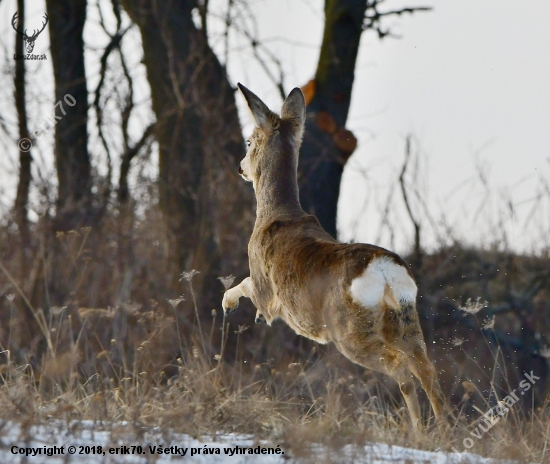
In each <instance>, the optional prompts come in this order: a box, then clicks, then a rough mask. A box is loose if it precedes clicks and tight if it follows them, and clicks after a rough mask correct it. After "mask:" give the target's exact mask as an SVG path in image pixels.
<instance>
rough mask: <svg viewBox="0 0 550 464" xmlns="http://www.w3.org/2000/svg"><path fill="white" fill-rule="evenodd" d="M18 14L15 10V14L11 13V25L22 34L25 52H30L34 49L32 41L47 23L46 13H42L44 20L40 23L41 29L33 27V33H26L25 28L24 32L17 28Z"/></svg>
mask: <svg viewBox="0 0 550 464" xmlns="http://www.w3.org/2000/svg"><path fill="white" fill-rule="evenodd" d="M18 16H19V11H16V12H15V14H14V15H13V18H11V26H12V27H13V28H14V29H15V32H17V33H18V34H21V35H22V36H23V40H24V41H25V45H26V48H27V53H32V51H33V50H34V42H35V41H36V38H37V37H38V36H39V35H40V33H41V32H42V31H43V30H44V28H45V27H46V24H48V15H47V14H46V13H44V19H45V21H44V23H43V24H42V29H40V30H38V29H35V30H34V33H33V35H27V29H25V32H21V31H20V30H19V29H17V19H18Z"/></svg>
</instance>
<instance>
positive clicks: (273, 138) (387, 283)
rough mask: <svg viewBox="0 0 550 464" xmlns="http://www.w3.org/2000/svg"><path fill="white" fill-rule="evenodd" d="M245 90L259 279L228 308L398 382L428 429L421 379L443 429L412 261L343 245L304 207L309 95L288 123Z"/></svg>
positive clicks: (247, 173)
mask: <svg viewBox="0 0 550 464" xmlns="http://www.w3.org/2000/svg"><path fill="white" fill-rule="evenodd" d="M238 85H239V89H240V90H241V92H242V93H243V95H244V97H245V99H246V101H247V103H248V106H249V108H250V110H251V112H252V116H253V118H254V122H255V125H256V127H255V129H254V131H253V133H252V136H251V137H250V138H249V139H248V141H247V144H248V150H247V153H246V156H245V158H244V159H243V160H242V161H241V163H240V167H239V173H240V174H241V175H242V177H243V178H244V179H245V180H247V181H251V182H252V185H253V187H254V191H255V194H256V199H257V211H256V222H255V225H254V231H253V233H252V236H251V238H250V242H249V244H248V255H249V265H250V277H247V278H246V279H244V280H243V281H242V282H241V283H240V284H239V285H237V286H235V287H233V288H231V289H229V290H227V291H226V292H225V294H224V296H223V302H222V306H223V309H224V311H225V312H230V311H232V310H234V309H235V308H236V307H237V306H238V304H239V298H240V297H242V296H245V297H248V298H250V299H251V300H252V302H253V303H254V305H255V306H256V308H257V310H258V312H257V314H256V321H257V322H258V321H260V320H262V319H263V320H265V322H267V324H270V325H271V322H272V321H273V320H274V319H276V318H281V319H283V320H284V321H285V322H286V323H287V324H288V325H289V326H290V327H291V328H292V329H294V331H295V332H296V333H298V334H300V335H303V336H304V337H307V338H310V339H312V340H315V341H316V342H318V343H328V342H333V343H334V344H335V345H336V347H337V348H338V350H339V351H340V352H341V353H342V354H343V355H344V356H346V357H347V358H348V359H350V360H351V361H353V362H355V363H357V364H360V365H361V366H364V367H367V368H370V369H373V370H376V371H379V372H383V373H385V374H387V375H389V376H391V377H393V378H394V379H395V380H396V381H397V383H398V384H399V388H400V390H401V392H402V394H403V396H404V398H405V402H406V404H407V408H408V410H409V413H410V417H411V421H412V424H413V427H414V428H415V429H416V430H419V429H421V417H420V407H419V404H418V398H417V396H416V391H415V384H414V380H413V377H412V374H414V375H415V376H416V377H418V379H419V380H420V382H421V384H422V387H423V388H424V390H425V391H426V394H427V395H428V398H429V400H430V403H431V405H432V408H433V411H434V414H435V417H436V419H437V421H438V423H440V424H441V423H444V422H445V420H444V419H445V418H444V416H445V400H444V398H443V395H442V393H441V389H440V387H439V382H438V380H437V374H436V371H435V369H434V367H433V365H432V363H431V362H430V360H429V359H428V356H427V353H426V345H425V343H424V338H423V336H422V331H421V328H420V324H419V320H418V314H417V312H416V291H417V288H416V284H415V282H414V280H413V279H412V277H411V274H410V272H409V270H408V268H407V266H406V264H405V262H404V261H403V260H402V259H401V258H400V257H399V256H398V255H396V254H395V253H392V252H391V251H388V250H385V249H384V248H380V247H377V246H374V245H367V244H361V243H357V244H346V243H339V242H337V241H336V240H335V239H333V238H332V237H331V236H330V235H329V234H328V233H327V232H325V231H324V230H323V228H322V227H321V226H320V224H319V222H318V220H317V218H316V217H315V216H312V215H309V214H306V213H305V212H304V211H303V210H302V208H301V206H300V202H299V199H298V182H297V167H298V150H299V148H300V144H301V140H302V133H303V130H304V122H305V117H306V108H305V100H304V96H303V94H302V92H301V90H300V89H298V88H295V89H294V90H292V92H290V94H289V95H288V97H287V99H286V100H285V102H284V103H283V107H282V110H281V116H280V117H279V116H278V115H277V114H275V113H273V112H272V111H270V110H269V108H268V107H267V106H266V105H265V104H264V103H263V102H262V101H261V100H260V99H259V98H258V97H257V96H256V95H255V94H254V93H252V92H251V91H250V90H248V89H247V88H246V87H244V86H243V85H241V84H238ZM411 372H412V374H411Z"/></svg>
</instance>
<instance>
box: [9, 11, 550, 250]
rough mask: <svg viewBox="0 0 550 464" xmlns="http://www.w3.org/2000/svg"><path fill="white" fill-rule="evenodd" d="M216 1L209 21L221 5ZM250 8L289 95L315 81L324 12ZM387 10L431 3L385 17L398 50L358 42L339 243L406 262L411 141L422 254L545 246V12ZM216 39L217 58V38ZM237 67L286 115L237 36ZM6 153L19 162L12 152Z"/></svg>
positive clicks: (549, 121) (549, 56)
mask: <svg viewBox="0 0 550 464" xmlns="http://www.w3.org/2000/svg"><path fill="white" fill-rule="evenodd" d="M31 3H32V4H31ZM210 4H211V5H212V8H213V11H214V12H215V11H216V8H218V5H220V4H221V5H225V4H226V2H225V1H221V0H211V2H210ZM250 4H251V5H252V12H253V15H254V16H255V18H256V20H257V25H258V28H257V29H258V36H259V38H260V39H262V40H263V41H264V43H265V44H266V45H267V46H268V47H269V49H270V50H271V51H273V52H274V53H275V54H277V55H278V56H279V57H280V58H281V60H282V63H283V68H284V70H285V73H286V76H285V85H286V88H287V91H289V90H290V89H291V88H292V87H294V86H301V85H303V84H305V83H306V82H307V81H308V80H309V79H311V78H312V77H313V75H314V73H315V67H316V63H317V59H318V53H319V46H320V43H321V37H322V29H323V19H324V18H323V9H322V8H323V4H324V2H323V1H322V0H252V1H251V2H250ZM43 5H44V3H43V2H42V1H36V2H29V8H28V15H29V16H28V17H29V19H28V22H30V21H40V17H41V15H42V14H43V11H44V6H43ZM387 5H388V8H390V7H398V6H400V5H431V6H433V7H434V10H433V11H432V12H427V13H417V14H415V15H413V16H404V17H400V18H395V19H389V20H388V21H387V23H386V25H387V26H391V27H392V30H393V31H394V32H395V33H397V34H399V35H400V36H401V38H400V39H392V38H387V39H385V40H384V41H379V40H378V38H377V36H376V35H375V34H374V33H365V34H363V38H362V42H361V47H360V52H359V58H358V62H357V69H356V79H355V84H354V91H353V98H352V105H351V112H350V116H349V120H348V128H349V129H351V130H352V131H353V132H354V133H355V135H356V136H357V138H358V139H359V147H358V149H357V150H356V152H355V153H354V155H353V157H352V158H351V159H350V161H349V162H348V165H347V166H346V169H345V173H344V180H343V185H342V189H341V198H340V204H339V208H340V210H339V228H340V232H341V238H342V239H344V240H350V239H355V240H362V241H371V242H376V243H378V244H381V245H383V246H387V247H392V248H393V247H396V248H397V249H398V250H399V251H403V250H404V249H405V248H406V247H407V246H408V245H410V243H411V240H412V226H411V222H410V220H409V219H408V217H407V216H406V213H405V210H404V208H403V201H402V197H401V194H400V191H399V189H398V184H397V177H398V175H399V170H400V168H401V165H402V162H403V159H404V146H405V137H406V136H407V135H408V134H412V135H413V154H414V159H413V161H414V163H415V166H416V169H417V174H418V175H417V179H418V180H417V181H416V182H415V183H414V186H415V187H416V188H417V189H418V190H419V193H420V195H421V198H422V199H423V200H425V202H426V207H425V208H424V207H422V205H421V203H419V202H418V201H417V200H416V199H415V196H414V191H413V190H411V193H410V195H411V201H413V205H412V206H413V210H414V213H415V215H416V216H417V217H419V218H421V220H422V223H423V224H424V227H423V234H424V235H423V240H424V244H425V245H427V246H430V245H432V246H433V245H435V244H436V243H438V242H437V239H438V238H439V240H440V241H441V240H445V239H446V238H447V239H448V237H449V236H450V235H454V236H456V237H457V238H460V239H462V240H465V241H469V242H470V243H474V242H483V243H485V244H488V243H490V242H492V241H493V240H494V239H495V237H497V236H499V235H503V237H504V239H505V240H506V241H507V242H506V243H507V245H508V246H511V247H514V248H517V249H526V250H530V249H533V248H535V249H540V248H541V247H543V246H546V247H548V245H549V240H548V238H547V237H549V236H550V188H549V187H548V186H549V185H550V84H549V82H550V32H549V31H550V29H549V28H548V24H549V23H550V1H548V0H525V1H523V2H519V3H518V2H517V1H511V0H453V1H451V0H440V1H438V2H437V1H434V0H432V1H430V0H426V1H423V2H420V1H414V2H413V1H412V0H411V1H401V0H399V1H397V0H395V1H392V0H387ZM15 9H16V2H15V0H4V1H3V2H2V4H0V13H1V16H0V17H1V18H3V24H2V28H1V30H2V31H3V36H4V37H6V35H5V34H8V33H10V32H9V31H10V30H11V27H10V20H11V16H12V14H13V12H14V11H15ZM94 14H95V13H94V12H93V11H91V12H90V15H89V16H90V17H91V18H93V17H94ZM215 21H216V19H215V18H213V19H212V24H213V27H212V30H213V31H215V30H216V27H215ZM29 27H30V26H29ZM87 28H88V26H87ZM11 32H13V31H11ZM87 34H88V37H90V36H91V34H90V30H89V29H87ZM212 40H213V45H214V47H215V49H216V50H218V51H222V50H223V46H222V45H223V44H222V40H221V38H219V37H216V36H213V38H212ZM44 48H46V51H47V42H46V40H44V42H41V43H40V44H39V45H38V44H37V49H39V51H40V52H42V51H43V49H44ZM10 49H11V45H10ZM134 50H138V49H137V47H134ZM136 53H138V51H136ZM138 58H139V57H138ZM50 59H51V57H50ZM229 60H230V61H229V62H230V67H229V70H230V75H231V78H232V80H233V83H236V82H237V81H241V82H243V83H244V84H245V85H247V86H248V87H249V88H251V89H252V90H253V91H254V92H256V93H257V94H258V95H259V96H260V97H262V98H264V100H265V101H266V103H268V104H269V105H270V106H271V107H272V108H273V109H275V110H277V111H278V110H279V109H280V105H281V100H280V97H279V96H278V93H277V91H276V89H275V87H274V85H273V84H272V83H271V82H270V81H269V79H267V77H266V75H265V73H264V72H263V71H262V70H261V69H260V68H259V66H258V65H256V64H254V59H253V57H252V56H251V51H250V47H246V46H245V42H244V41H243V40H242V39H239V38H238V37H237V36H235V37H233V39H232V41H231V53H230V54H229ZM48 64H50V63H48ZM89 70H91V67H89ZM90 72H92V71H90ZM142 75H143V72H142ZM91 88H92V86H91V85H89V89H91ZM2 104H3V105H4V104H5V103H4V102H2ZM239 105H240V106H241V109H242V110H243V111H241V116H242V118H241V119H242V122H243V125H244V126H245V131H247V130H249V129H250V120H249V116H248V114H247V113H246V111H244V106H243V102H242V99H240V100H239ZM6 110H7V109H6V108H5V107H4V108H2V113H3V114H4V113H5V112H6ZM9 156H10V157H12V158H13V159H16V157H17V148H16V147H14V150H13V152H11V151H10V152H9ZM3 161H5V160H3ZM1 165H2V163H0V168H1ZM3 165H4V166H5V165H6V163H3ZM411 174H412V171H411ZM408 180H409V182H410V181H411V180H412V177H409V179H408ZM545 183H546V186H545ZM411 186H412V184H411ZM411 188H412V187H411ZM545 188H546V189H548V190H547V191H546V193H544V189H545ZM391 192H393V194H392V193H391ZM537 195H539V197H538V198H539V199H538V200H537V199H536V198H537ZM388 198H390V199H391V201H390V208H389V214H386V213H384V212H383V210H384V207H385V205H386V203H387V202H388ZM442 218H443V219H442ZM430 221H432V223H431V224H432V225H430ZM385 223H389V224H390V227H386V226H384V224H385ZM436 231H437V233H436Z"/></svg>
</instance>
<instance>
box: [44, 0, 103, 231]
mask: <svg viewBox="0 0 550 464" xmlns="http://www.w3.org/2000/svg"><path fill="white" fill-rule="evenodd" d="M46 6H47V10H48V16H49V31H50V42H51V55H52V62H53V71H54V77H55V102H56V103H57V104H58V107H57V108H56V110H55V114H56V117H57V125H56V127H55V150H54V152H55V163H56V169H57V179H58V197H57V217H56V228H58V229H60V230H67V229H73V228H77V227H79V226H81V225H84V224H90V223H91V221H92V217H91V216H92V190H91V188H92V175H91V166H90V157H89V154H88V132H87V122H88V91H87V89H86V74H85V70H84V42H83V38H82V31H83V29H84V23H85V21H86V7H87V3H86V2H85V1H76V2H75V1H71V0H46ZM72 101H75V102H76V103H75V104H74V105H73V106H71V102H72ZM61 106H62V107H63V110H64V111H65V112H66V114H63V111H62V109H61Z"/></svg>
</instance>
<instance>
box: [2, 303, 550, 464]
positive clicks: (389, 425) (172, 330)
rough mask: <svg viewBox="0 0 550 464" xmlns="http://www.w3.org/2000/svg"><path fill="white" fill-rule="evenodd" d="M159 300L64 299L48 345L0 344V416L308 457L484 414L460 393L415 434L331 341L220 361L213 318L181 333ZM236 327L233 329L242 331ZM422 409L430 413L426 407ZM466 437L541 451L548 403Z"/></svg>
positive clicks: (171, 309) (495, 450)
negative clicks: (243, 444)
mask: <svg viewBox="0 0 550 464" xmlns="http://www.w3.org/2000/svg"><path fill="white" fill-rule="evenodd" d="M165 306H166V308H165V309H164V310H159V308H156V310H155V311H143V310H139V311H138V310H133V311H132V309H128V308H126V309H125V308H122V307H121V308H118V309H116V310H114V309H113V310H97V309H83V308H79V309H75V308H73V309H72V313H70V311H71V309H70V308H69V309H66V310H64V311H60V312H59V314H57V318H54V319H52V320H51V322H50V323H49V325H48V327H47V329H48V330H49V332H50V334H51V339H52V347H53V350H52V351H49V350H47V351H46V354H45V355H44V356H43V358H42V359H41V360H40V362H39V363H33V362H32V360H31V362H30V363H28V364H18V363H16V362H14V361H13V360H12V359H11V357H10V352H9V350H7V349H4V351H3V353H2V354H3V356H4V357H5V363H4V364H3V365H2V369H1V372H0V380H1V383H2V384H1V387H0V411H2V412H1V416H2V419H4V420H8V419H9V420H17V421H19V422H20V423H22V424H25V425H27V426H30V425H34V424H38V423H44V422H48V421H51V420H52V419H58V420H63V421H73V420H83V419H89V420H93V421H98V422H101V423H102V424H111V425H112V424H113V423H120V422H121V421H127V422H129V423H130V424H134V425H135V426H136V427H137V428H140V429H141V428H143V427H146V428H152V427H159V428H160V429H161V430H166V431H167V432H170V433H172V432H181V433H188V434H190V435H191V436H195V437H200V436H202V435H210V434H213V433H218V432H236V433H239V434H252V435H254V436H255V437H257V438H261V439H267V440H273V441H277V443H280V444H281V446H282V447H283V448H284V449H285V450H288V451H290V452H292V454H293V455H294V456H296V457H300V456H306V457H307V456H308V452H309V447H310V446H311V445H312V444H315V443H322V444H325V445H327V446H329V447H333V448H335V449H337V448H339V447H341V446H343V445H345V444H357V445H361V444H364V443H366V442H384V443H388V444H395V445H401V446H407V447H414V448H419V449H426V450H437V449H442V450H446V451H451V448H452V447H454V448H455V449H456V450H458V451H463V450H464V446H463V444H462V443H463V440H464V439H466V438H472V435H471V434H470V432H472V431H473V430H475V427H476V425H477V423H478V421H479V420H480V414H478V415H477V416H476V417H472V416H470V417H467V416H466V414H465V413H464V412H462V411H464V407H463V406H464V405H462V407H459V408H457V409H456V411H455V412H456V414H457V415H458V419H457V421H456V422H454V423H452V424H451V427H450V428H449V430H447V431H446V432H445V433H443V434H442V433H440V431H439V430H438V429H437V427H435V425H434V424H433V423H430V424H428V426H427V429H426V433H425V434H424V435H422V436H417V435H415V434H414V433H413V432H412V430H411V428H410V426H409V423H408V417H407V412H406V409H405V408H403V407H402V405H401V399H400V397H399V396H395V391H394V390H393V388H392V387H391V386H385V382H380V381H379V380H378V379H377V378H376V377H374V376H373V375H372V374H370V373H369V372H366V371H365V372H364V371H362V370H357V369H356V372H355V373H354V372H353V371H350V370H349V369H346V368H342V367H337V366H338V365H339V364H342V363H343V360H342V358H341V357H340V355H339V354H337V353H331V352H330V350H328V352H327V353H324V354H322V355H318V354H316V356H310V359H309V360H305V361H301V362H294V363H289V364H286V365H282V364H279V365H277V366H275V365H272V363H263V364H256V365H250V364H251V363H250V362H249V360H247V359H237V360H236V361H234V362H232V363H227V362H224V361H222V360H221V358H220V356H219V354H220V353H221V352H222V351H223V348H222V346H219V347H218V349H217V350H215V351H217V353H211V352H208V350H206V351H207V353H205V349H204V348H203V342H202V340H204V339H206V340H209V339H211V337H212V335H211V334H212V332H213V331H217V330H220V327H216V324H215V323H214V322H213V323H212V326H211V327H203V330H204V333H202V334H201V333H199V331H198V325H195V326H194V327H193V331H192V332H191V333H187V335H188V336H184V337H182V335H181V333H179V332H178V331H177V330H176V327H177V326H176V320H177V311H178V310H177V303H176V304H170V303H166V305H165ZM75 319H78V321H79V322H78V324H75V323H74V322H75ZM214 320H215V319H213V321H214ZM79 324H80V326H79ZM79 327H80V329H79ZM121 327H125V329H124V331H125V334H124V337H123V338H120V339H119V340H117V339H115V338H110V337H111V334H112V333H115V332H116V331H118V333H119V334H120V333H121V330H120V328H121ZM228 328H229V325H228V324H225V323H224V325H223V327H222V328H221V330H222V332H224V333H223V334H222V336H221V340H222V343H227V338H228V336H229V335H230V334H229V333H226V331H228ZM242 330H243V328H242V327H241V329H240V330H236V331H235V332H237V333H234V332H233V333H231V336H234V337H240V336H241V335H242ZM75 332H76V333H75ZM166 344H173V345H174V347H175V348H176V350H175V352H176V353H178V355H176V357H175V358H173V359H168V358H167V357H165V358H164V359H162V356H159V355H162V354H163V353H166V352H168V350H167V349H166ZM237 346H238V342H237ZM314 354H315V353H314ZM473 388H475V387H473ZM465 401H467V398H466V399H465ZM489 408H490V405H489V402H487V409H486V410H488V409H489ZM424 410H425V411H424V412H425V413H429V408H427V407H424ZM484 411H485V410H480V412H484ZM472 441H473V447H472V448H471V449H470V450H469V452H474V453H479V454H482V455H485V456H490V457H497V458H513V459H517V460H519V461H525V462H545V460H546V461H548V459H549V454H550V452H549V451H548V450H547V448H548V445H549V444H550V406H549V405H545V406H544V407H542V408H539V409H537V410H530V411H527V412H526V411H524V410H523V409H521V407H520V406H519V405H518V406H517V407H512V408H510V411H509V412H508V414H507V415H506V417H504V418H502V419H501V420H500V421H499V423H498V424H496V425H495V426H494V427H493V428H492V429H491V430H489V431H488V432H487V433H484V434H482V437H481V438H480V439H475V438H473V439H472Z"/></svg>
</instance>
